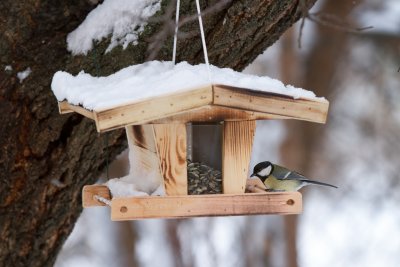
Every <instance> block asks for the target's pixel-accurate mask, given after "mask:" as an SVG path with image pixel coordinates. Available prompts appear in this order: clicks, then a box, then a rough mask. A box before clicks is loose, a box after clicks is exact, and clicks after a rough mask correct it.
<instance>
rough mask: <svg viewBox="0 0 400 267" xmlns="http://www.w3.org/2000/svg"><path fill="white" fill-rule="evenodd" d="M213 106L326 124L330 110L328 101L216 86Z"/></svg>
mask: <svg viewBox="0 0 400 267" xmlns="http://www.w3.org/2000/svg"><path fill="white" fill-rule="evenodd" d="M213 89H214V101H213V104H215V105H220V106H226V107H232V108H237V109H244V110H248V111H257V112H264V113H269V114H277V115H281V116H286V117H290V118H292V119H298V120H306V121H312V122H318V123H325V122H326V117H327V113H328V108H329V102H328V101H326V100H314V99H313V100H310V99H293V98H291V97H288V96H284V95H278V94H272V93H267V92H260V91H252V90H245V89H240V88H234V87H228V86H223V85H214V86H213Z"/></svg>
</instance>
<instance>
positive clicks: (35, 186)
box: [0, 0, 315, 266]
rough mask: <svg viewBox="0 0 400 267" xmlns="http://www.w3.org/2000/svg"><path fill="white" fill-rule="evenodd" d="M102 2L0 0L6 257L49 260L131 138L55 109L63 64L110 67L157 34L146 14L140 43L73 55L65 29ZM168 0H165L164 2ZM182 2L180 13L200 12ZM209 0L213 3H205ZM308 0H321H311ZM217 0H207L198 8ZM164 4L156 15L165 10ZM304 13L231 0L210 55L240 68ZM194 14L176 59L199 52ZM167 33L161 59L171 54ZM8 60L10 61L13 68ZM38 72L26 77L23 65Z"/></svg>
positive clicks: (139, 53)
mask: <svg viewBox="0 0 400 267" xmlns="http://www.w3.org/2000/svg"><path fill="white" fill-rule="evenodd" d="M94 2H96V1H89V0H87V1H78V0H69V1H49V0H42V1H40V0H35V1H34V0H28V1H14V0H2V1H1V2H0V32H1V33H2V34H1V35H0V113H1V116H0V125H1V131H0V148H1V154H0V240H1V242H0V266H51V265H52V264H53V263H54V261H55V258H56V255H57V252H58V250H59V249H60V247H61V245H62V243H63V242H64V240H65V239H66V237H67V236H68V234H69V233H70V232H71V229H72V227H73V225H74V223H75V221H76V219H77V217H78V216H79V213H80V211H81V201H80V197H81V188H82V186H83V185H85V184H91V183H94V182H95V181H96V179H97V177H98V175H99V174H100V172H101V171H102V170H103V169H104V167H105V165H106V163H105V162H106V157H109V158H110V159H112V158H114V157H115V156H116V155H117V154H119V153H120V152H121V151H122V150H123V149H124V148H125V147H126V140H125V136H124V134H123V132H122V131H113V132H111V133H109V134H107V135H108V147H109V149H108V151H109V153H108V154H109V155H108V156H107V155H106V142H105V136H106V135H101V136H99V135H98V134H97V133H96V131H95V127H94V124H93V123H92V122H91V121H89V120H88V119H85V118H82V116H79V115H59V114H58V109H57V103H56V100H55V97H54V96H53V94H52V92H51V91H50V83H51V78H52V75H53V73H54V72H56V71H57V70H67V71H69V72H72V73H77V72H78V71H80V70H82V69H84V70H85V71H86V72H89V73H94V72H95V71H94V70H96V66H97V67H98V69H99V73H98V74H100V75H106V74H110V73H113V72H115V71H116V70H119V69H120V68H122V67H125V66H128V65H131V64H134V63H141V62H143V61H145V59H146V57H147V55H148V54H149V53H148V52H147V50H146V49H147V46H148V43H149V42H150V40H151V37H152V36H154V35H156V34H157V32H159V31H160V29H162V25H163V24H162V23H160V22H157V21H155V20H154V21H153V22H150V23H149V25H148V26H146V29H145V31H144V33H143V34H142V35H141V37H140V39H139V44H138V45H136V46H129V47H128V48H127V49H126V50H123V49H122V48H120V47H117V48H115V49H113V51H111V52H110V53H107V54H104V51H105V48H106V47H107V45H108V40H105V41H102V42H101V43H99V44H98V45H96V47H95V49H94V50H93V51H92V52H90V53H89V54H88V56H76V57H72V56H71V55H70V54H69V53H68V52H67V50H66V41H65V40H66V36H67V34H68V33H69V32H71V31H72V30H73V29H75V28H76V27H77V26H78V25H79V23H80V22H82V21H83V19H84V18H85V16H86V15H87V14H88V12H89V11H90V10H91V9H93V8H94V6H93V4H91V3H94ZM169 2H170V1H163V2H162V3H163V5H162V6H163V9H162V10H166V7H167V6H168V4H169ZM193 2H194V1H188V0H187V1H183V3H182V10H183V11H182V13H183V14H182V15H184V14H194V13H195V12H194V10H195V6H194V3H193ZM205 2H207V4H206V3H205ZM307 2H308V3H307V6H308V7H309V6H311V5H312V4H313V3H314V2H315V0H308V1H307ZM215 3H216V1H202V7H203V8H206V7H207V6H212V5H214V4H215ZM162 13H163V11H161V12H159V13H158V14H156V16H160V15H161V14H162ZM300 15H301V9H300V7H299V1H294V0H286V1H281V0H279V1H278V0H253V1H250V0H248V1H245V0H242V1H238V0H236V1H231V2H229V3H228V4H227V5H225V6H224V7H223V8H222V9H221V10H219V11H216V12H213V13H210V14H209V15H208V16H206V17H205V31H206V35H207V44H208V48H209V51H210V62H212V63H213V64H215V65H218V66H223V67H225V66H228V67H232V68H234V69H236V70H241V69H243V68H244V67H245V66H246V65H247V64H249V63H250V62H251V61H252V60H253V59H254V58H255V57H256V56H257V55H258V54H260V53H262V52H263V51H264V50H265V49H266V48H267V47H268V46H269V45H271V44H272V43H274V42H275V41H276V40H277V39H278V38H279V36H280V35H281V34H282V33H283V32H284V31H285V30H286V29H287V28H288V27H289V26H290V25H292V24H293V23H294V22H295V21H296V20H298V19H299V17H300ZM197 27H198V26H197V21H192V22H190V23H188V24H187V25H185V26H184V27H183V29H184V30H188V31H189V30H191V29H196V32H197V34H196V35H195V36H194V37H192V38H190V39H184V40H179V42H178V51H179V53H178V59H179V60H188V61H189V62H192V63H196V62H200V61H202V53H201V43H200V39H199V36H198V30H197V29H198V28H197ZM171 40H172V38H171V36H168V38H166V40H163V43H162V44H163V46H162V47H161V49H160V51H159V53H158V54H157V56H156V58H158V59H168V60H169V59H170V57H171ZM6 66H11V67H12V70H9V67H7V70H5V69H6ZM28 67H29V68H30V69H31V70H32V73H31V74H30V75H29V76H28V77H27V78H26V79H25V80H23V81H21V82H20V80H19V79H18V78H17V73H18V72H21V71H23V70H25V69H27V68H28Z"/></svg>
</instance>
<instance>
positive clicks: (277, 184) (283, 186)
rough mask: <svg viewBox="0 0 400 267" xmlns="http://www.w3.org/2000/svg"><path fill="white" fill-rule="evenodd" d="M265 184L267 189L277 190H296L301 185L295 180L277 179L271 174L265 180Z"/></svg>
mask: <svg viewBox="0 0 400 267" xmlns="http://www.w3.org/2000/svg"><path fill="white" fill-rule="evenodd" d="M264 184H265V186H266V187H267V188H268V189H272V190H279V191H289V192H290V191H297V190H298V189H299V188H300V187H301V186H300V185H301V182H300V181H297V180H285V179H283V180H279V179H276V178H275V177H273V176H272V175H271V176H269V177H268V178H267V179H266V180H265V182H264Z"/></svg>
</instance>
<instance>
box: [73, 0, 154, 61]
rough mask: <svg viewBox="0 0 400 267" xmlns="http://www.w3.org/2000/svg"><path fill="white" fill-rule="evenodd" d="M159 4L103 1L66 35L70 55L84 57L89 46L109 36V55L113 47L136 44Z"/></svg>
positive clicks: (139, 0)
mask: <svg viewBox="0 0 400 267" xmlns="http://www.w3.org/2000/svg"><path fill="white" fill-rule="evenodd" d="M160 2H161V1H160V0H105V1H104V2H103V3H102V4H100V5H98V6H97V7H96V8H95V9H93V10H92V11H91V12H90V13H89V14H88V15H87V17H86V18H85V20H84V21H83V22H82V23H81V24H80V25H79V26H78V28H76V29H75V30H74V31H73V32H71V33H70V34H68V37H67V45H68V50H69V51H70V52H72V54H74V55H78V54H84V55H86V54H87V53H88V51H90V50H91V49H92V48H93V43H94V42H96V41H101V40H102V39H104V38H107V37H109V36H110V35H111V42H110V44H109V46H108V48H107V50H106V52H109V51H110V50H111V49H113V48H114V47H116V46H117V45H122V46H123V48H124V49H125V48H126V47H127V46H128V44H130V43H132V44H137V40H138V36H139V34H140V33H141V32H142V31H143V30H144V27H145V26H146V24H147V20H148V18H150V17H151V16H153V15H154V14H155V13H156V12H157V11H158V10H160V8H161V5H160Z"/></svg>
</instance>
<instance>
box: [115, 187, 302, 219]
mask: <svg viewBox="0 0 400 267" xmlns="http://www.w3.org/2000/svg"><path fill="white" fill-rule="evenodd" d="M301 211H302V197H301V194H300V193H299V192H291V193H257V194H252V193H248V194H239V195H191V196H167V197H132V198H116V199H113V201H112V204H111V219H112V220H113V221H122V220H135V219H147V218H186V217H199V216H231V215H256V214H281V215H283V214H298V213H301Z"/></svg>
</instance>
